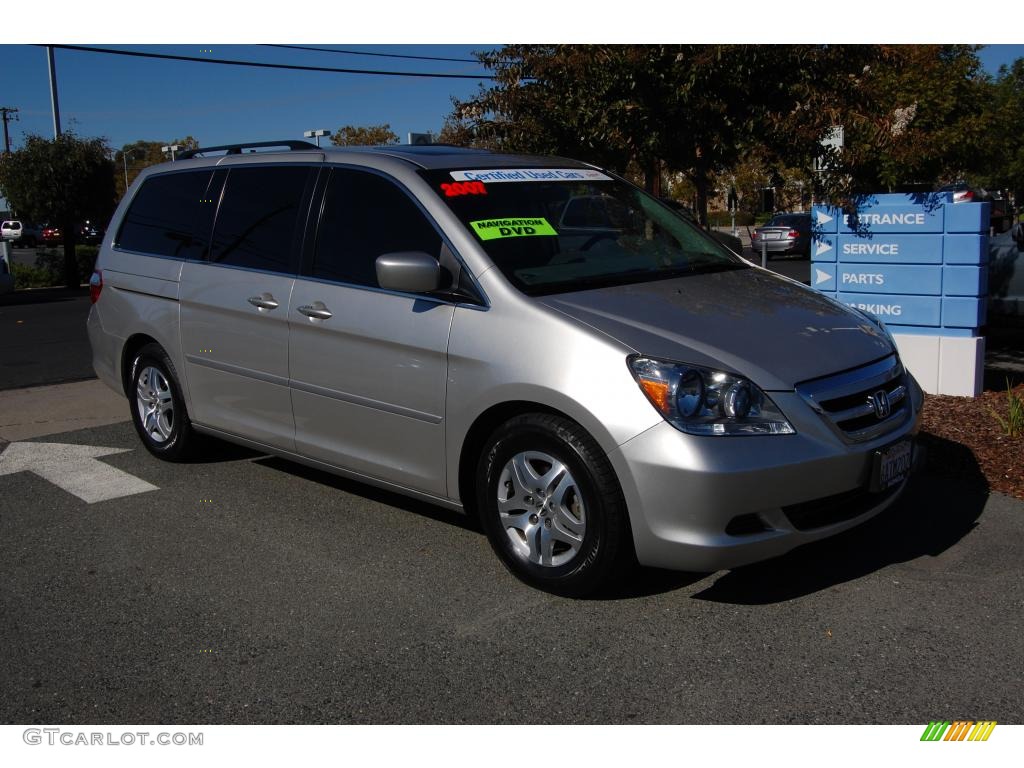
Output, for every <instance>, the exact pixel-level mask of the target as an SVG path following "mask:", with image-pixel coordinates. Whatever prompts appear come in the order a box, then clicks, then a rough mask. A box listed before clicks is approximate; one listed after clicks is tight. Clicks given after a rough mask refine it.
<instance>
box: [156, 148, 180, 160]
mask: <svg viewBox="0 0 1024 768" xmlns="http://www.w3.org/2000/svg"><path fill="white" fill-rule="evenodd" d="M179 149H181V145H180V144H171V145H170V146H166V147H160V151H161V152H163V153H164V154H165V155H166V154H167V153H168V152H170V154H171V162H172V163H173V162H174V153H175V152H177V151H178V150H179Z"/></svg>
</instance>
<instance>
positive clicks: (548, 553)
mask: <svg viewBox="0 0 1024 768" xmlns="http://www.w3.org/2000/svg"><path fill="white" fill-rule="evenodd" d="M476 498H477V508H478V510H479V513H480V519H481V523H482V524H483V527H484V529H485V530H486V531H487V536H488V539H490V542H491V546H492V547H493V548H494V551H495V553H496V554H497V555H498V557H499V558H500V559H501V561H502V563H504V565H505V567H507V568H508V569H509V570H510V571H511V572H512V573H513V574H515V575H516V576H517V577H519V578H520V579H522V580H523V581H525V582H526V583H528V584H531V585H533V586H536V587H539V588H541V589H545V590H548V591H551V592H555V593H558V594H564V595H573V596H581V595H585V594H588V593H591V592H593V591H595V590H596V589H598V588H599V587H600V586H601V585H603V584H604V583H606V582H607V581H608V580H609V579H610V578H612V577H613V575H618V574H619V573H620V572H622V571H624V570H625V569H626V567H628V566H631V565H632V564H633V562H634V555H633V548H632V541H631V536H630V533H629V517H628V514H627V512H626V503H625V500H624V499H623V496H622V489H621V488H620V487H619V482H618V479H617V478H616V477H615V472H614V470H613V469H612V467H611V464H610V463H609V461H608V457H607V456H606V455H605V453H604V451H602V450H601V448H600V446H599V445H598V444H597V442H596V441H595V440H594V438H592V437H591V436H590V435H589V434H588V433H587V432H586V430H584V429H583V428H582V427H581V426H580V425H579V424H577V423H576V422H573V421H570V420H569V419H566V418H564V417H562V416H557V415H555V414H548V413H526V414H522V415H520V416H516V417H514V418H512V419H510V420H508V421H506V422H505V423H504V424H502V425H501V426H500V427H498V429H497V430H495V432H494V434H493V435H491V438H490V440H488V442H487V443H486V445H485V446H484V451H483V454H482V455H481V457H480V462H479V464H478V468H477V497H476Z"/></svg>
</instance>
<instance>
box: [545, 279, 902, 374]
mask: <svg viewBox="0 0 1024 768" xmlns="http://www.w3.org/2000/svg"><path fill="white" fill-rule="evenodd" d="M537 301H539V302H541V303H542V304H544V305H545V306H548V307H550V308H551V309H555V310H557V311H559V312H563V313H565V314H567V315H569V316H570V317H573V318H575V319H577V320H579V321H581V322H583V323H586V324H587V325H590V326H592V327H594V328H596V329H597V330H599V331H602V332H603V333H605V334H607V335H609V336H611V337H613V338H614V339H616V340H618V341H619V342H621V343H623V344H625V345H627V346H629V347H632V348H633V349H634V350H636V351H637V352H638V353H640V354H642V355H645V356H649V357H658V358H664V359H668V360H676V361H679V362H683V363H692V364H694V365H704V366H710V367H715V368H720V369H724V370H726V371H727V372H732V373H738V374H741V375H743V376H747V377H748V378H750V379H751V380H753V381H754V383H755V384H757V385H758V386H759V387H761V388H762V389H764V390H768V391H772V390H774V391H780V390H792V389H793V387H794V386H795V385H796V384H798V383H800V382H802V381H807V380H808V379H814V378H818V377H820V376H826V375H828V374H831V373H837V372H839V371H843V370H847V369H849V368H855V367H857V366H860V365H864V364H866V363H870V362H873V361H875V360H879V359H881V358H883V357H886V356H887V355H890V354H892V352H893V348H892V345H891V344H890V343H889V341H888V340H887V339H886V338H885V336H884V335H883V334H882V333H881V332H880V331H879V330H878V329H877V328H876V327H875V326H874V325H873V324H872V323H870V322H868V321H867V320H866V319H865V318H864V317H862V316H861V315H859V314H858V313H856V312H854V311H853V310H851V309H848V308H847V307H844V306H843V305H841V304H839V303H838V302H836V301H834V300H832V299H828V298H826V297H825V296H823V295H822V294H820V293H818V292H817V291H814V290H812V289H810V288H807V287H805V286H803V285H800V284H799V283H796V282H793V281H791V280H786V279H783V278H780V277H777V276H775V275H772V274H770V273H767V272H763V271H760V270H757V269H739V270H732V271H727V272H715V273H711V274H704V275H691V276H687V277H679V278H673V279H670V280H662V281H658V282H653V283H639V284H634V285H622V286H615V287H611V288H600V289H596V290H589V291H580V292H577V293H568V294H559V295H553V296H544V297H539V298H538V299H537Z"/></svg>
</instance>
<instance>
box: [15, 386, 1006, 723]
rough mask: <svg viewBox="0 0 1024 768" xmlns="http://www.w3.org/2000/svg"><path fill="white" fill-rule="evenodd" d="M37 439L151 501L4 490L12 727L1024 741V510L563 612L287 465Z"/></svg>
mask: <svg viewBox="0 0 1024 768" xmlns="http://www.w3.org/2000/svg"><path fill="white" fill-rule="evenodd" d="M86 385H87V383H85V384H76V385H69V386H72V387H83V386H86ZM27 442H30V443H37V444H53V443H57V444H65V445H67V444H71V445H90V446H103V447H105V448H107V449H123V450H124V452H119V453H109V452H106V453H108V455H104V456H102V457H100V458H99V459H83V458H81V457H79V458H67V457H68V456H71V454H70V453H69V451H72V450H73V449H67V448H64V449H54V450H59V451H62V454H61V455H62V456H64V457H65V458H64V461H65V462H66V472H65V473H63V474H58V480H59V481H60V482H63V483H64V484H65V485H68V486H71V487H74V483H75V478H78V482H81V481H82V480H83V478H84V480H85V484H86V486H88V478H89V477H90V476H91V475H90V470H89V468H88V466H87V462H89V461H99V462H102V463H103V464H104V465H106V466H107V467H112V468H115V469H117V470H122V471H124V472H127V473H130V475H132V476H134V477H135V478H138V479H139V480H141V481H144V482H145V483H148V484H150V485H152V486H155V487H156V488H155V489H154V490H146V491H143V492H141V493H136V494H133V495H129V496H124V497H121V498H113V499H109V500H106V501H97V502H95V503H91V504H87V503H85V502H84V501H82V500H81V499H80V498H78V497H76V496H75V495H73V494H72V493H69V492H67V491H65V490H61V489H60V488H58V487H57V485H55V484H54V483H53V482H51V481H49V480H46V479H44V478H43V477H41V476H39V475H38V474H36V473H35V472H33V471H20V472H15V473H12V474H5V475H0V555H2V556H0V679H2V680H3V681H4V685H3V686H2V687H0V722H4V723H47V722H63V723H154V722H160V723H211V722H216V723H284V722H308V723H320V722H325V723H326V722H330V723H391V722H397V723H542V724H543V723H558V724H565V723H847V722H850V723H915V724H916V723H922V722H924V723H927V722H928V721H929V720H933V719H936V718H947V719H953V718H961V717H962V718H969V719H981V718H985V719H995V720H998V721H999V722H1001V723H1003V722H1021V721H1022V719H1024V718H1022V716H1024V699H1022V697H1021V696H1020V692H1021V690H1022V687H1021V684H1022V679H1021V677H1022V667H1021V665H1020V659H1021V658H1022V657H1024V640H1022V637H1024V618H1022V617H1024V580H1022V579H1021V578H1020V563H1021V562H1022V559H1024V544H1022V542H1024V536H1022V534H1024V504H1021V503H1020V502H1018V501H1015V500H1012V499H1009V498H1007V497H1003V496H999V495H995V494H994V495H991V496H986V495H985V494H980V493H978V492H977V491H971V490H967V489H965V488H962V487H959V486H956V485H954V484H951V483H949V482H947V481H944V480H943V478H941V477H937V476H934V475H927V474H926V475H924V476H921V477H919V478H917V480H916V481H915V482H914V484H913V485H912V486H911V488H910V489H909V491H908V493H907V494H906V495H905V497H904V499H903V500H902V501H901V502H899V503H898V504H897V505H896V506H895V507H893V508H892V509H891V510H890V511H888V512H887V513H885V514H883V515H882V516H880V517H879V518H876V519H875V520H873V521H871V522H870V523H868V524H866V525H864V526H862V527H860V528H859V529H855V530H853V531H851V532H848V533H846V534H843V535H841V536H839V537H836V538H834V539H831V540H828V541H826V542H823V543H819V544H816V545H813V546H809V547H806V548H804V549H802V550H797V551H795V552H793V553H791V554H790V555H788V556H786V557H784V558H781V559H778V560H775V561H771V562H768V563H763V564H760V565H757V566H752V567H748V568H745V569H739V570H736V571H731V572H721V573H717V574H679V573H670V572H663V571H653V570H641V571H638V572H637V573H636V574H634V576H633V577H632V578H631V579H630V580H629V581H628V582H625V583H622V584H619V585H618V586H617V587H615V588H614V589H613V590H612V591H610V592H607V593H605V594H602V595H599V596H598V597H597V598H596V599H591V600H583V601H573V600H567V599H563V598H558V597H553V596H551V595H547V594H544V593H541V592H537V591H535V590H532V589H529V588H527V587H525V586H524V585H522V584H521V583H519V582H518V581H516V580H515V579H514V578H513V577H512V576H510V575H509V574H508V573H506V572H505V571H504V569H503V568H502V567H501V565H500V564H499V562H498V561H497V559H496V558H495V557H494V556H493V555H492V554H491V551H490V548H489V546H488V544H487V541H486V539H485V538H484V536H483V535H482V534H481V533H480V532H478V531H477V530H476V528H475V527H474V526H473V525H472V524H471V523H470V522H469V521H467V520H466V519H465V518H463V517H462V516H460V515H458V514H455V513H450V512H447V511H445V510H442V509H440V508H437V507H433V506H430V505H426V504H420V503H417V502H411V501H409V500H406V499H403V498H400V497H397V496H393V495H391V494H387V493H384V492H381V491H377V490H375V489H372V488H370V487H368V486H363V485H360V484H356V483H351V482H348V481H345V480H341V479H338V478H336V477H333V476H330V475H327V474H323V473H320V472H316V471H312V470H308V469H305V468H303V467H300V466H298V465H294V464H291V463H288V462H285V461H282V460H279V459H273V458H267V457H260V456H258V455H256V454H253V453H250V452H248V451H245V450H242V449H238V448H234V447H231V446H227V445H225V444H221V443H211V446H210V450H209V452H208V458H207V459H206V460H205V461H202V462H198V463H193V464H183V465H182V464H179V465H175V464H166V463H162V462H160V461H158V460H156V459H154V458H152V457H150V456H149V454H147V453H146V452H145V451H144V450H142V449H141V447H140V446H139V444H138V441H137V438H136V436H135V434H134V432H133V430H132V428H131V426H130V424H128V423H118V424H111V425H107V426H102V427H95V428H91V429H87V430H79V431H74V432H68V433H63V434H56V435H48V436H45V437H38V438H33V439H31V440H28V441H27ZM17 445H18V443H17V442H16V443H13V444H10V445H7V446H6V450H5V451H4V452H3V453H0V472H4V466H5V465H4V464H3V462H4V458H5V455H6V456H7V457H11V456H14V454H12V453H11V451H12V450H15V449H17V448H16V447H17ZM22 445H24V443H22ZM17 450H23V449H17ZM33 450H35V451H42V452H44V453H45V452H46V451H47V450H50V449H48V448H47V447H45V446H43V445H36V446H34V448H33ZM94 453H95V452H94ZM101 453H102V452H101ZM40 455H42V454H40ZM83 462H85V464H83ZM44 463H45V462H44ZM10 466H12V465H11V464H8V465H7V467H8V468H9V467H10ZM92 466H94V465H92ZM82 473H84V474H82Z"/></svg>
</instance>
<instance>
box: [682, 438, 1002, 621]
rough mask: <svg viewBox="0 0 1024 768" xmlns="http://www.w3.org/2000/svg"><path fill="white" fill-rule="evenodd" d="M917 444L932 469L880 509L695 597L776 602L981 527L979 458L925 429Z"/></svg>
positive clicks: (934, 551) (984, 491)
mask: <svg viewBox="0 0 1024 768" xmlns="http://www.w3.org/2000/svg"><path fill="white" fill-rule="evenodd" d="M919 444H920V445H921V446H922V447H924V449H925V451H926V452H927V454H926V455H927V457H928V459H927V460H928V467H926V468H925V469H924V470H923V471H921V472H919V473H918V474H917V475H915V476H914V477H913V478H912V479H911V481H910V483H909V484H908V487H907V489H906V491H905V492H904V494H903V496H902V497H901V498H900V499H899V500H898V501H897V502H896V503H895V504H893V506H891V507H889V508H888V509H887V510H885V511H884V512H883V513H882V514H880V515H878V516H877V517H875V518H873V519H871V520H869V521H868V522H866V523H864V524H863V525H860V526H858V527H856V528H853V529H852V530H849V531H846V532H844V533H841V534H839V535H837V536H833V537H831V538H829V539H825V540H823V541H819V542H815V543H813V544H807V545H805V546H803V547H799V548H797V549H795V550H793V551H792V552H790V553H788V554H786V555H784V556H782V557H779V558H775V559H773V560H769V561H766V562H763V563H758V564H755V565H750V566H746V567H743V568H737V569H735V570H732V571H730V572H728V573H727V574H725V575H724V576H722V577H721V578H719V579H718V580H716V581H715V583H714V584H712V585H711V586H710V587H708V588H707V589H705V590H703V591H701V592H699V593H697V594H695V595H694V596H693V597H694V598H695V599H697V600H711V601H714V602H719V603H732V604H738V605H765V604H770V603H778V602H783V601H786V600H792V599H793V598H797V597H802V596H804V595H808V594H812V593H814V592H818V591H821V590H823V589H828V588H829V587H832V586H835V585H836V584H841V583H843V582H847V581H852V580H854V579H858V578H860V577H862V576H865V575H867V574H869V573H873V572H874V571H878V570H880V569H882V568H885V567H886V566H889V565H893V564H895V563H903V562H907V561H910V560H915V559H917V558H920V557H926V556H927V557H937V556H939V555H941V554H942V553H943V552H945V551H946V550H948V549H949V548H950V547H953V546H954V545H955V544H956V543H957V542H959V541H960V539H962V538H963V537H964V536H966V535H967V534H968V533H970V531H971V530H972V529H973V528H974V527H975V525H977V520H978V518H979V517H980V516H981V514H982V511H983V510H984V507H985V502H986V500H987V499H988V492H989V488H988V483H987V482H986V481H985V478H984V476H983V475H982V473H981V470H980V469H979V467H978V464H977V461H976V460H975V458H974V455H973V454H972V453H971V451H970V450H969V449H967V448H965V447H964V446H962V445H960V444H959V443H954V442H951V441H949V440H944V439H942V438H939V437H936V436H934V435H931V434H927V433H922V435H921V436H920V443H919ZM929 467H931V469H929Z"/></svg>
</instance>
